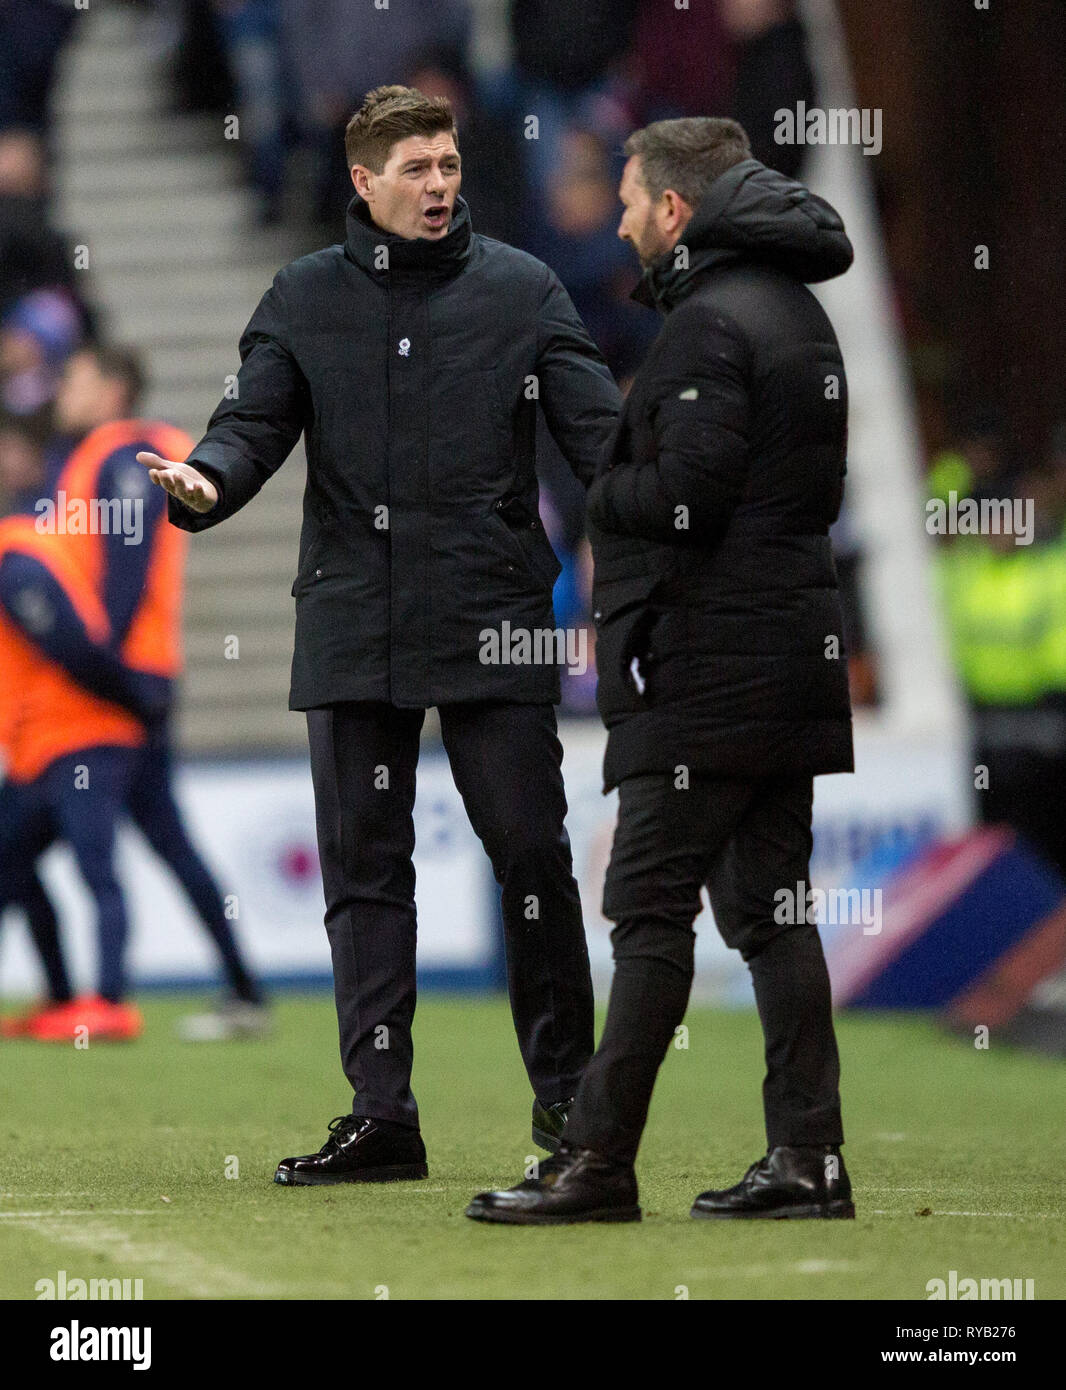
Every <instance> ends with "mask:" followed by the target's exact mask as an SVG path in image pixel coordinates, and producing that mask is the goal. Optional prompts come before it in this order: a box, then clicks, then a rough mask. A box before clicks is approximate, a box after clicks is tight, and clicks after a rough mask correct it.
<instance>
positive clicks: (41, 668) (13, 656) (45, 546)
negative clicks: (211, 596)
mask: <svg viewBox="0 0 1066 1390" xmlns="http://www.w3.org/2000/svg"><path fill="white" fill-rule="evenodd" d="M108 638H109V631H108V623H107V617H106V614H105V613H104V611H103V607H102V605H101V604H100V603H99V601H98V599H97V598H96V595H95V594H94V592H93V590H92V588H91V586H90V585H89V584H88V583H87V582H86V581H85V579H84V578H83V577H82V576H81V575H80V573H79V572H78V570H77V568H76V567H75V566H74V565H73V564H72V563H71V561H70V557H69V556H68V555H67V554H66V553H65V548H64V546H63V545H62V542H61V538H59V537H58V536H56V535H54V534H49V533H47V532H43V533H42V532H41V531H39V530H38V529H37V527H36V525H35V523H34V522H33V520H31V519H30V518H28V517H25V516H14V517H9V518H7V519H5V520H4V521H2V522H0V672H2V676H0V751H2V753H3V756H4V761H5V764H6V766H5V780H4V782H3V785H2V786H0V913H2V910H3V908H4V907H5V906H8V905H10V904H18V905H22V906H24V907H25V908H26V911H27V915H28V917H29V920H30V923H31V929H32V931H33V937H34V940H35V942H36V944H37V947H38V950H39V951H40V953H41V956H42V961H43V963H44V965H45V970H46V975H47V977H48V980H49V985H50V989H51V994H52V1001H51V1004H50V1006H49V1007H46V1008H44V1009H41V1010H36V1011H34V1012H32V1013H31V1014H30V1015H29V1016H27V1017H26V1018H25V1019H22V1020H17V1021H15V1023H12V1022H10V1021H8V1022H7V1024H6V1026H5V1028H4V1032H5V1034H7V1035H8V1036H10V1035H12V1034H22V1035H24V1036H28V1037H37V1038H41V1039H53V1038H54V1039H61V1038H70V1037H74V1036H77V1032H76V1030H77V1029H84V1030H85V1033H84V1034H83V1036H89V1037H96V1038H112V1039H127V1038H133V1037H136V1036H137V1035H138V1034H139V1033H140V1031H141V1027H142V1020H141V1016H140V1014H139V1012H138V1011H137V1010H136V1009H135V1008H133V1007H132V1006H130V1005H128V1004H126V1003H125V1002H124V995H125V974H124V969H123V956H124V949H125V944H126V939H127V935H128V921H127V916H126V909H125V902H124V898H123V894H122V890H121V887H120V884H119V881H118V877H117V874H116V871H115V863H114V857H115V856H114V851H115V843H114V832H115V823H116V820H117V817H118V815H119V813H120V811H121V808H122V804H123V801H124V799H125V796H126V792H127V783H128V776H127V769H128V768H129V767H130V765H131V760H132V758H133V757H135V756H136V754H137V751H138V750H139V749H140V748H141V747H143V745H144V743H145V728H146V725H147V723H149V722H151V721H152V720H153V719H154V718H156V717H157V716H156V711H155V709H154V708H153V706H152V704H151V701H150V700H148V701H146V700H145V698H144V694H143V692H142V691H141V690H139V689H138V687H137V684H136V682H135V680H133V679H132V678H131V677H130V674H129V672H128V671H127V670H126V668H125V667H124V666H123V664H122V663H121V661H119V660H118V659H117V657H116V656H115V654H114V653H113V651H112V650H111V649H110V646H109V643H108ZM56 839H62V840H64V841H66V842H67V843H68V844H69V845H70V847H71V849H72V850H73V853H74V857H75V860H76V862H77V866H78V869H79V872H80V874H81V876H82V878H83V880H84V882H85V885H86V887H87V888H88V890H89V892H90V894H91V895H92V897H93V899H94V903H95V907H96V925H97V934H98V940H99V973H100V983H99V989H98V993H97V994H95V995H93V996H90V997H88V998H83V999H72V998H71V997H70V986H69V978H68V976H67V973H66V969H65V966H64V963H63V960H62V953H61V950H60V947H59V942H58V936H57V934H56V932H55V923H54V914H51V912H50V909H49V910H48V911H44V910H42V909H41V907H40V903H39V897H40V894H41V893H42V892H43V890H42V889H41V886H40V882H39V880H38V879H37V877H36V873H35V867H34V866H35V863H36V860H37V858H38V857H39V856H40V855H41V854H42V853H43V852H44V850H45V849H47V848H48V847H49V846H50V845H51V844H52V843H53V841H55V840H56ZM46 901H47V900H46ZM35 904H36V907H37V910H36V911H35V910H34V907H35ZM42 920H43V924H44V930H42V927H41V923H42Z"/></svg>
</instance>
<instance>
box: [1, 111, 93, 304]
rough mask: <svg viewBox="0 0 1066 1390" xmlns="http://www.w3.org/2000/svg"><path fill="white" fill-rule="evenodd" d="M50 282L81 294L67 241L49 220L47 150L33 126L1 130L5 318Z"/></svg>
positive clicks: (2, 267)
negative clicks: (13, 307) (18, 303)
mask: <svg viewBox="0 0 1066 1390" xmlns="http://www.w3.org/2000/svg"><path fill="white" fill-rule="evenodd" d="M46 286H50V287H53V288H57V289H58V288H62V289H65V290H66V291H67V292H68V293H69V294H71V295H72V296H74V297H75V298H76V297H77V290H76V287H75V283H74V270H73V267H72V265H71V263H70V260H69V258H68V255H67V248H66V245H65V243H64V241H63V239H62V237H60V235H59V234H58V232H56V231H55V230H54V229H53V228H52V227H50V226H49V224H48V214H47V203H46V199H45V167H44V150H43V147H42V145H41V141H40V138H39V137H38V136H36V135H34V134H33V133H32V131H28V130H6V131H3V132H0V317H2V316H3V315H4V314H5V313H6V311H7V310H8V309H9V308H10V307H11V305H12V304H13V302H14V301H15V300H16V299H19V298H21V297H22V296H23V295H25V294H27V293H28V292H29V291H30V290H36V289H43V288H45V287H46Z"/></svg>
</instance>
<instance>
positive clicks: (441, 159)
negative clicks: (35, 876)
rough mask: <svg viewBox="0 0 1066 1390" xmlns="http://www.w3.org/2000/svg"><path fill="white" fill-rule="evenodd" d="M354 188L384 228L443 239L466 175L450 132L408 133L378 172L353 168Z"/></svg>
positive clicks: (398, 142) (389, 230) (405, 233)
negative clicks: (463, 176) (433, 133)
mask: <svg viewBox="0 0 1066 1390" xmlns="http://www.w3.org/2000/svg"><path fill="white" fill-rule="evenodd" d="M351 174H352V183H353V184H354V185H355V191H356V192H357V193H358V194H359V196H360V197H361V198H363V199H364V200H365V202H366V204H367V206H368V207H369V208H370V215H371V217H372V218H373V219H374V221H375V223H376V224H377V225H378V226H379V227H380V228H381V229H382V230H383V231H386V232H393V233H394V234H395V235H396V236H402V237H406V238H407V239H408V240H412V239H413V238H414V237H425V238H426V239H427V240H428V241H439V240H440V239H441V237H444V236H447V235H448V229H449V227H450V226H451V224H452V211H453V209H454V207H455V200H456V198H457V197H458V195H459V185H460V184H461V183H462V174H461V172H460V165H459V151H458V150H457V149H456V148H455V141H454V140H453V138H452V135H451V132H450V131H449V132H445V131H441V132H440V133H438V134H437V135H409V136H407V137H406V139H404V140H398V141H397V142H396V144H395V145H393V147H392V149H391V151H390V152H389V158H388V160H387V162H386V164H385V168H384V169H383V170H382V172H381V173H380V174H375V173H374V172H373V170H371V169H367V168H366V167H365V166H363V165H361V164H356V165H355V166H353V168H352V171H351Z"/></svg>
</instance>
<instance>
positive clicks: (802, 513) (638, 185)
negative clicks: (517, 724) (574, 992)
mask: <svg viewBox="0 0 1066 1390" xmlns="http://www.w3.org/2000/svg"><path fill="white" fill-rule="evenodd" d="M626 152H627V154H628V155H629V160H628V163H627V165H626V169H625V173H624V176H623V181H622V188H621V196H622V200H623V203H624V204H625V211H624V213H623V217H622V222H621V226H620V228H619V234H620V235H621V236H623V237H624V238H625V239H627V240H629V241H631V242H632V243H633V245H634V246H635V248H636V250H637V252H638V253H639V255H640V258H641V260H642V261H643V262H644V264H645V266H646V273H645V276H644V279H643V281H642V283H641V287H640V290H639V291H638V295H639V297H641V298H642V299H643V300H644V302H646V303H650V304H653V305H655V306H656V307H658V308H659V309H660V310H661V311H662V312H663V313H664V314H665V315H666V321H665V324H664V327H663V329H662V332H661V334H660V336H659V338H658V339H657V340H656V342H655V344H654V345H653V347H652V349H651V351H650V352H649V354H648V357H647V359H646V361H645V362H644V364H643V366H642V368H641V370H640V372H639V374H638V376H637V378H636V381H635V383H634V385H633V388H632V391H631V392H630V395H629V398H628V400H627V402H626V405H625V410H624V413H623V417H622V421H621V425H620V429H619V432H618V434H617V436H616V438H615V441H614V444H613V448H612V451H611V455H610V457H609V458H608V459H607V460H606V461H605V466H604V468H603V469H602V471H601V472H600V474H599V476H598V478H597V480H596V482H595V483H594V484H593V486H592V489H591V490H590V493H589V502H588V514H589V523H590V525H589V530H590V536H591V540H592V548H593V557H594V561H595V586H594V605H595V609H596V611H595V614H594V617H595V621H596V624H597V642H596V664H597V670H598V672H599V691H598V701H599V708H600V713H601V714H602V716H603V719H604V722H605V723H606V725H607V728H608V740H607V753H606V760H605V765H604V780H605V784H606V787H605V789H606V790H610V789H611V788H612V787H615V786H617V787H618V788H619V798H620V802H619V820H618V827H617V830H616V832H615V838H614V845H613V849H612V854H611V861H610V865H609V868H608V871H607V880H606V885H605V890H604V913H605V915H606V916H607V917H608V918H610V919H611V920H612V921H614V923H615V927H614V930H613V932H612V943H613V947H614V957H615V974H614V981H613V984H612V989H611V998H610V1005H609V1009H608V1015H607V1022H606V1026H605V1028H604V1033H603V1038H602V1040H601V1042H600V1046H599V1049H598V1051H597V1052H596V1055H595V1056H594V1057H593V1059H592V1061H591V1062H590V1063H589V1065H588V1067H587V1068H586V1071H585V1074H584V1077H583V1079H582V1082H581V1085H580V1087H579V1089H578V1094H577V1098H576V1100H575V1102H574V1105H573V1107H572V1108H571V1110H570V1113H569V1118H568V1121H567V1124H566V1126H565V1129H564V1131H563V1141H562V1145H561V1147H560V1149H559V1150H558V1152H557V1153H556V1154H555V1156H554V1157H552V1158H551V1159H549V1160H547V1161H546V1162H545V1163H543V1164H541V1166H540V1171H539V1174H538V1175H537V1176H536V1177H535V1178H531V1179H528V1180H527V1181H525V1182H523V1183H521V1184H520V1185H519V1186H517V1187H515V1188H511V1189H509V1190H507V1191H499V1192H484V1193H481V1194H479V1195H478V1196H477V1197H475V1198H474V1200H473V1202H472V1203H471V1205H470V1207H469V1208H468V1210H467V1215H468V1216H470V1217H473V1218H474V1219H476V1220H483V1221H497V1222H506V1223H513V1224H530V1225H533V1224H554V1223H566V1222H574V1221H595V1220H600V1221H633V1220H639V1219H640V1215H641V1211H640V1206H639V1205H638V1191H637V1183H636V1177H635V1172H634V1160H635V1157H636V1153H637V1148H638V1145H639V1143H640V1138H641V1134H642V1132H643V1129H644V1125H645V1121H646V1118H647V1112H648V1105H649V1103H650V1100H651V1095H652V1088H653V1086H654V1083H655V1078H656V1075H657V1072H658V1069H659V1066H660V1064H661V1062H662V1060H663V1057H664V1056H665V1054H666V1050H667V1048H668V1047H669V1045H670V1042H671V1039H672V1038H673V1036H674V1032H675V1029H676V1028H677V1026H678V1025H679V1024H680V1023H681V1020H682V1018H683V1017H684V1014H685V1008H686V1005H687V1002H688V995H689V989H690V985H691V981H692V973H693V942H694V934H693V930H692V923H693V921H694V919H695V917H696V915H697V914H698V912H699V910H700V889H701V887H702V886H703V885H706V886H707V888H708V891H709V894H710V900H711V906H712V908H713V910H714V916H715V922H716V925H717V927H718V930H719V931H720V932H721V934H722V936H723V938H724V940H725V941H726V943H727V944H728V945H730V946H732V947H734V948H735V949H737V950H739V951H740V953H741V954H742V956H743V957H744V959H745V961H746V962H747V963H748V966H749V968H750V970H751V975H752V981H753V984H754V989H755V999H756V1003H757V1006H758V1010H759V1016H760V1019H761V1022H762V1026H763V1032H764V1035H765V1042H766V1066H767V1072H766V1080H765V1083H764V1087H763V1100H764V1107H765V1115H766V1128H767V1153H766V1155H765V1156H764V1157H763V1158H762V1159H761V1160H759V1161H758V1162H757V1163H755V1164H753V1165H752V1166H751V1167H750V1168H749V1169H748V1171H747V1173H746V1174H745V1176H744V1177H743V1178H742V1179H741V1181H740V1182H739V1183H738V1184H736V1185H735V1186H734V1187H732V1188H729V1189H726V1190H724V1191H710V1192H705V1193H703V1194H701V1195H700V1196H699V1197H697V1198H696V1201H695V1204H694V1206H693V1208H692V1215H693V1216H699V1217H732V1218H735V1217H851V1216H854V1207H853V1205H852V1201H851V1186H850V1181H849V1179H848V1176H847V1173H846V1171H845V1169H844V1164H843V1160H842V1158H841V1156H840V1145H841V1143H842V1142H843V1137H844V1136H843V1131H842V1128H841V1117H840V1096H839V1076H840V1067H839V1060H838V1054H837V1047H836V1040H835V1037H834V1032H833V1022H832V1014H831V1005H830V990H829V977H828V973H827V971H826V966H825V959H824V956H823V953H822V946H821V941H820V939H819V936H818V930H817V927H816V926H815V925H814V924H813V923H812V922H809V921H808V920H807V894H806V889H805V888H804V891H803V893H802V895H801V894H800V892H799V891H798V890H797V884H802V885H806V883H807V877H808V869H809V860H810V852H811V811H812V799H813V777H814V776H815V775H816V774H818V773H831V772H847V771H851V770H852V766H853V763H852V739H851V713H850V705H849V698H848V684H847V671H846V665H845V656H844V650H843V638H842V631H841V628H842V613H841V607H840V601H839V596H838V593H837V579H836V571H835V568H834V564H833V557H832V551H831V548H830V541H829V536H828V530H829V526H830V524H831V523H832V522H833V521H834V520H835V519H836V516H837V513H838V511H839V508H840V502H841V496H842V491H843V481H844V469H845V453H846V441H847V390H846V383H845V378H844V366H843V361H842V359H841V355H840V349H839V347H838V345H837V340H836V336H835V334H834V332H833V329H832V326H831V325H830V323H829V320H828V318H827V317H826V315H825V313H824V312H823V310H822V308H821V307H820V305H819V304H818V301H817V300H816V299H815V297H814V296H813V294H811V292H810V291H809V290H808V289H807V288H806V285H807V284H808V283H812V282H816V281H821V280H828V279H830V278H832V277H834V276H837V275H840V274H842V273H843V272H844V271H845V270H847V268H848V267H849V266H850V264H851V260H852V249H851V244H850V242H849V241H848V238H847V236H846V235H845V233H844V228H843V224H842V222H841V220H840V218H839V217H838V216H837V214H836V213H835V212H834V211H833V209H832V208H831V207H829V205H828V204H827V203H825V202H824V201H823V200H822V199H820V198H817V197H815V196H814V195H813V194H811V193H810V192H809V191H808V190H807V189H806V188H805V187H803V185H802V184H799V183H796V182H795V181H794V180H792V179H789V178H787V177H785V176H784V175H782V174H779V173H776V172H775V171H773V170H771V169H768V168H767V167H766V166H764V165H763V164H761V163H759V162H758V161H757V160H755V159H752V158H751V157H750V146H749V144H748V140H747V137H746V135H745V133H744V131H743V129H742V128H741V127H740V126H739V125H737V124H736V123H735V122H733V121H727V120H720V119H712V118H693V119H685V120H677V121H662V122H658V123H656V124H655V125H652V126H649V127H647V128H646V129H645V130H643V131H639V132H638V133H637V134H636V135H634V136H633V137H632V138H631V139H630V141H629V142H628V144H627V146H626ZM782 892H784V893H785V894H787V895H788V896H789V897H792V898H796V899H798V898H800V897H801V896H802V902H801V904H800V905H799V907H798V910H796V911H794V912H793V913H792V914H789V913H788V912H787V911H782V910H781V908H782V903H783V902H784V901H785V900H784V899H783V897H782ZM713 1122H714V1109H713V1100H712V1099H710V1098H709V1101H708V1123H711V1124H713Z"/></svg>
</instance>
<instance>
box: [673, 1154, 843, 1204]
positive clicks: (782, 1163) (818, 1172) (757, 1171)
mask: <svg viewBox="0 0 1066 1390" xmlns="http://www.w3.org/2000/svg"><path fill="white" fill-rule="evenodd" d="M830 1158H832V1159H834V1160H835V1162H834V1163H830V1162H829V1159H830ZM691 1214H692V1215H693V1216H696V1217H710V1218H714V1217H719V1218H721V1217H726V1218H728V1217H733V1218H740V1219H743V1218H752V1217H760V1216H761V1217H767V1218H769V1219H771V1220H779V1221H783V1220H788V1219H792V1220H802V1219H803V1218H805V1217H806V1218H817V1217H822V1218H827V1219H834V1218H839V1219H842V1220H848V1219H850V1218H852V1217H854V1215H855V1206H854V1203H853V1202H852V1200H851V1179H850V1178H849V1177H848V1174H847V1170H846V1169H845V1167H844V1160H843V1159H842V1158H841V1157H840V1149H839V1148H838V1147H837V1146H836V1145H835V1144H816V1145H810V1146H805V1147H803V1148H791V1147H788V1146H787V1145H780V1146H779V1147H778V1148H776V1149H771V1150H770V1152H769V1153H768V1154H767V1155H766V1157H765V1158H760V1159H759V1161H758V1163H753V1164H752V1165H751V1167H750V1168H749V1169H748V1171H747V1172H746V1173H745V1174H744V1176H743V1177H742V1178H741V1180H740V1182H738V1183H737V1185H736V1187H729V1188H726V1189H725V1191H723V1192H701V1193H700V1195H699V1196H698V1197H697V1198H696V1200H695V1202H694V1203H693V1204H692V1213H691Z"/></svg>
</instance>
